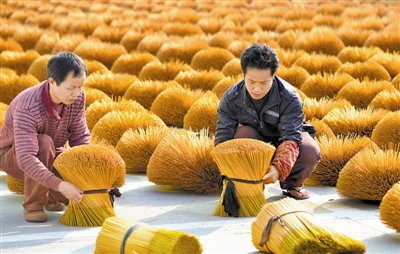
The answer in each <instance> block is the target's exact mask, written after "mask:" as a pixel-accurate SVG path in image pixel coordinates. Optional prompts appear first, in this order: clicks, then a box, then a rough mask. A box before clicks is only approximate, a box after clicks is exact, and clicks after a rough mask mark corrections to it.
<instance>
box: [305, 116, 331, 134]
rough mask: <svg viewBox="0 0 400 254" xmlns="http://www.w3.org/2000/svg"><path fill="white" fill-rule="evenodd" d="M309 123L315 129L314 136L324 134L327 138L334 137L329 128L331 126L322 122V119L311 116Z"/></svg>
mask: <svg viewBox="0 0 400 254" xmlns="http://www.w3.org/2000/svg"><path fill="white" fill-rule="evenodd" d="M308 123H309V124H312V125H313V126H314V127H315V129H316V131H317V132H316V133H315V138H316V139H317V138H320V137H322V136H326V137H327V138H329V139H330V138H335V134H334V133H333V131H332V130H331V128H329V126H328V125H327V124H326V123H324V122H323V121H322V120H319V119H316V118H313V119H311V120H309V121H308Z"/></svg>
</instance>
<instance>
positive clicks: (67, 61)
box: [47, 50, 88, 86]
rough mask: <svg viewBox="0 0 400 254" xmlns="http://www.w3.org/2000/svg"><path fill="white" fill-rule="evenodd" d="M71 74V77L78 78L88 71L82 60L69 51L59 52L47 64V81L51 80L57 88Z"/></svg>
mask: <svg viewBox="0 0 400 254" xmlns="http://www.w3.org/2000/svg"><path fill="white" fill-rule="evenodd" d="M71 71H72V72H73V77H74V78H75V77H79V76H81V75H82V74H83V72H85V74H86V75H87V73H88V70H87V67H86V64H85V62H84V61H83V59H82V58H80V57H79V56H77V55H76V54H74V53H72V52H70V51H67V50H66V51H61V52H59V53H57V54H56V55H54V56H52V57H51V58H50V60H49V62H48V63H47V79H49V78H52V79H54V81H55V82H56V84H57V86H59V85H60V84H61V83H62V82H63V81H64V80H65V79H66V78H67V76H68V74H69V73H70V72H71Z"/></svg>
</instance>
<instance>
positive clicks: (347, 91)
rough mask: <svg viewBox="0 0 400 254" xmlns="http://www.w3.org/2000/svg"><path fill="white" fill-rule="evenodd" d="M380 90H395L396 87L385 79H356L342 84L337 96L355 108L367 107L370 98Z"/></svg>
mask: <svg viewBox="0 0 400 254" xmlns="http://www.w3.org/2000/svg"><path fill="white" fill-rule="evenodd" d="M382 91H387V92H395V91H396V88H394V87H393V86H392V85H391V84H390V83H389V82H388V81H386V80H379V81H375V80H369V79H368V78H366V79H363V80H362V81H360V80H359V79H357V80H353V81H350V82H349V83H347V84H346V85H345V86H343V87H342V89H340V91H339V92H338V93H337V97H338V98H344V99H346V100H347V101H348V102H350V103H351V104H352V105H353V106H355V107H356V108H367V107H368V105H369V104H370V103H371V101H372V99H374V97H375V96H376V95H377V94H378V93H380V92H382Z"/></svg>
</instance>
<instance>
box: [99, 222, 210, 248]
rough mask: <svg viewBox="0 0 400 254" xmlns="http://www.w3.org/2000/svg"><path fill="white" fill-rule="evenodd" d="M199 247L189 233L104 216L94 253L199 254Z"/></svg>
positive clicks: (196, 239)
mask: <svg viewBox="0 0 400 254" xmlns="http://www.w3.org/2000/svg"><path fill="white" fill-rule="evenodd" d="M202 252H203V248H202V246H201V244H200V242H199V240H198V238H197V237H196V236H194V235H192V234H189V233H185V232H180V231H175V230H168V229H163V228H158V227H154V226H150V225H147V224H146V223H140V222H137V221H134V220H130V219H127V218H119V217H112V218H108V219H107V220H106V221H105V222H104V224H103V226H102V228H101V230H100V232H99V235H98V236H97V239H96V248H95V250H94V253H95V254H103V253H104V254H108V253H121V254H123V253H165V254H168V253H171V254H172V253H173V254H188V253H190V254H200V253H202Z"/></svg>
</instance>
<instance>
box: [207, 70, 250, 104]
mask: <svg viewBox="0 0 400 254" xmlns="http://www.w3.org/2000/svg"><path fill="white" fill-rule="evenodd" d="M240 80H243V73H240V74H237V75H233V76H227V77H225V78H223V79H221V80H220V81H219V82H218V83H217V84H216V85H215V86H214V87H213V89H212V92H213V93H215V94H216V95H217V96H218V98H221V97H222V95H223V94H224V93H225V91H226V90H227V89H228V88H229V87H231V86H233V85H234V84H236V83H237V82H239V81H240Z"/></svg>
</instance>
